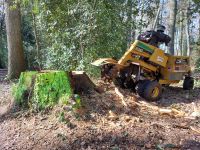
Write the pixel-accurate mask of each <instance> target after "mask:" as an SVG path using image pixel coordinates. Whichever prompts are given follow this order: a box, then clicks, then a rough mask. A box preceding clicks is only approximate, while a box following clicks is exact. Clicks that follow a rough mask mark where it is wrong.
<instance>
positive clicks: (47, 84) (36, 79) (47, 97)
mask: <svg viewBox="0 0 200 150" xmlns="http://www.w3.org/2000/svg"><path fill="white" fill-rule="evenodd" d="M95 89H96V85H95V84H94V83H93V82H92V81H91V80H90V78H89V77H88V76H87V75H86V73H85V72H80V71H79V72H77V71H73V72H70V73H69V72H65V71H40V72H37V71H30V72H23V73H21V75H20V79H19V82H18V84H17V85H16V86H15V87H14V90H13V95H14V98H15V100H16V102H17V104H19V106H23V107H27V106H28V107H29V108H32V109H34V110H42V109H46V108H49V107H52V106H54V105H55V104H57V103H59V102H61V103H64V104H67V103H68V100H69V99H70V98H71V97H72V96H73V94H74V93H78V94H82V93H88V92H89V91H91V90H95Z"/></svg>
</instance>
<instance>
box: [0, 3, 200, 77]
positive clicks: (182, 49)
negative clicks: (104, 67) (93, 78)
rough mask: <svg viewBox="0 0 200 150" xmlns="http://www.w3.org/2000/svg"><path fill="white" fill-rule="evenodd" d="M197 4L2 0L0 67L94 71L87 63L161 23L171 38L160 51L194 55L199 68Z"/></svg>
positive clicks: (119, 52) (123, 46)
mask: <svg viewBox="0 0 200 150" xmlns="http://www.w3.org/2000/svg"><path fill="white" fill-rule="evenodd" d="M199 7H200V6H199V1H198V0H181V1H179V0H148V1H147V0H120V1H118V0H113V1H109V0H56V1H53V0H52V1H40V0H6V1H5V2H4V0H1V7H0V25H1V26H0V34H1V38H0V43H1V44H0V46H1V48H0V58H1V59H0V67H1V68H8V71H9V74H8V75H9V76H10V77H15V75H16V76H19V72H20V71H21V70H25V69H31V70H37V69H61V70H85V71H87V72H89V73H91V74H93V75H95V74H96V70H95V69H94V68H93V67H91V65H90V63H91V62H92V61H94V60H95V59H97V58H99V57H116V58H119V57H120V56H121V55H122V54H123V53H124V52H125V51H126V49H127V48H128V47H129V46H130V44H131V43H132V42H133V41H134V40H135V39H136V38H137V36H138V35H139V34H140V33H141V32H144V31H146V30H150V29H153V27H154V26H155V25H156V24H163V25H165V26H166V29H167V30H166V33H167V34H169V35H170V37H171V38H172V41H171V43H170V45H169V47H166V46H163V47H162V48H163V49H164V50H165V52H170V53H171V54H175V55H192V56H194V57H192V58H193V64H196V68H197V69H198V68H199V64H200V60H199V58H198V57H199V41H200V38H199V37H200V28H199V24H200V23H199V22H200V21H199V20H200V19H199V11H200V8H199ZM158 12H159V13H158ZM156 16H158V19H157V20H158V21H155V18H156ZM6 25H7V35H6ZM13 25H14V26H13ZM11 29H13V31H11ZM12 33H15V35H16V37H14V36H12ZM16 39H18V40H16ZM7 41H8V42H7ZM13 42H17V43H13ZM12 44H16V45H18V47H12ZM22 47H23V48H22ZM7 60H9V61H7Z"/></svg>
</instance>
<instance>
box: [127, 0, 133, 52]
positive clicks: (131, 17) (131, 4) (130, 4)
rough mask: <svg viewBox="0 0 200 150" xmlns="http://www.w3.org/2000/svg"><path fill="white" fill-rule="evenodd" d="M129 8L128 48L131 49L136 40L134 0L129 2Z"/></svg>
mask: <svg viewBox="0 0 200 150" xmlns="http://www.w3.org/2000/svg"><path fill="white" fill-rule="evenodd" d="M127 8H128V9H127V48H129V47H130V44H131V42H132V41H133V39H134V29H133V2H132V0H128V1H127Z"/></svg>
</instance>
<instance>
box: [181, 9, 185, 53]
mask: <svg viewBox="0 0 200 150" xmlns="http://www.w3.org/2000/svg"><path fill="white" fill-rule="evenodd" d="M183 18H184V13H183V10H181V12H180V21H181V22H180V54H181V56H182V55H183V46H182V45H183V32H184V31H183Z"/></svg>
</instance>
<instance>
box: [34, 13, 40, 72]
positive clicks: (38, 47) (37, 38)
mask: <svg viewBox="0 0 200 150" xmlns="http://www.w3.org/2000/svg"><path fill="white" fill-rule="evenodd" d="M32 18H33V32H34V36H35V45H36V50H37V61H38V67H39V69H40V70H41V57H40V42H39V37H38V32H37V24H36V19H35V14H34V13H33V12H32Z"/></svg>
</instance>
